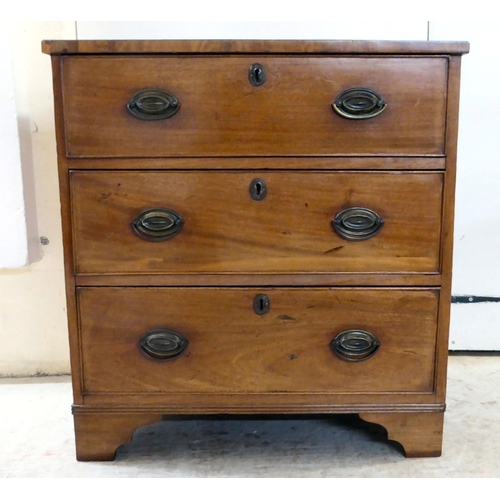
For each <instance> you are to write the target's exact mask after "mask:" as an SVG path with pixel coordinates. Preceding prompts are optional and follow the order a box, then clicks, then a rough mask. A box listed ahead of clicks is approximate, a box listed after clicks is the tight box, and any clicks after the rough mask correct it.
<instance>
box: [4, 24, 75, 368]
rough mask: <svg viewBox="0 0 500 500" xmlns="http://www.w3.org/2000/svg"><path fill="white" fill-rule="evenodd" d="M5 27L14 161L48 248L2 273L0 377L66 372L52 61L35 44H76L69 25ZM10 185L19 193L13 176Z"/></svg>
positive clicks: (9, 211)
mask: <svg viewBox="0 0 500 500" xmlns="http://www.w3.org/2000/svg"><path fill="white" fill-rule="evenodd" d="M11 28H12V31H11V36H10V40H8V41H7V42H6V43H8V45H9V46H10V47H11V49H12V52H13V56H14V79H15V91H16V104H17V111H18V121H19V128H18V130H19V132H20V136H21V145H22V147H21V150H20V154H21V159H22V160H23V161H27V162H28V165H29V162H30V161H31V162H32V165H31V166H32V179H33V181H34V183H33V184H34V187H35V189H34V190H33V192H32V194H31V195H30V196H29V197H26V201H27V205H28V203H32V204H33V206H36V211H37V212H36V219H37V224H38V230H39V234H40V236H45V237H47V238H48V240H49V242H50V243H49V245H47V246H43V247H41V248H42V250H43V258H42V259H41V260H40V261H39V262H36V263H34V264H31V265H29V266H25V267H21V268H19V269H14V270H12V269H11V270H9V269H4V270H0V346H1V347H0V375H6V374H15V375H22V374H23V375H25V374H35V373H65V372H66V373H67V372H68V371H69V354H68V340H67V322H66V304H65V295H64V281H63V256H62V241H61V217H60V211H59V210H60V205H59V189H58V180H57V158H56V149H55V133H54V107H53V97H52V73H51V67H50V57H48V56H47V55H45V54H42V53H41V40H42V39H44V38H48V39H50V38H54V39H57V38H61V39H72V38H73V39H74V38H75V23H74V22H33V23H11ZM4 33H5V32H4ZM1 45H3V43H1V44H0V46H1ZM3 77H4V73H2V79H3ZM2 113H3V111H2ZM15 128H16V127H15V126H14V125H13V130H14V129H15ZM11 132H12V130H11ZM18 154H19V153H18ZM2 155H3V152H2ZM0 157H1V156H0ZM17 161H19V157H17ZM9 165H11V164H9ZM16 180H17V182H16V184H17V186H19V181H20V178H19V176H18V177H17V179H16ZM28 181H29V179H28ZM2 182H3V176H2ZM9 189H10V188H9ZM13 189H14V188H13ZM15 189H17V188H15ZM13 210H14V206H13V205H10V207H9V209H8V210H7V211H6V212H4V211H3V207H2V224H5V221H6V220H7V219H9V218H10V217H12V214H13ZM18 258H19V259H21V257H18ZM18 262H19V261H18Z"/></svg>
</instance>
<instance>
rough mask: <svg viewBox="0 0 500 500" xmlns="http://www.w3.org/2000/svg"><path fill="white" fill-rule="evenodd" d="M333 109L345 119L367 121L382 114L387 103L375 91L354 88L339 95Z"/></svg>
mask: <svg viewBox="0 0 500 500" xmlns="http://www.w3.org/2000/svg"><path fill="white" fill-rule="evenodd" d="M332 107H333V109H334V111H335V112H336V113H337V114H338V115H340V116H342V117H343V118H348V119H349V120H367V119H368V118H373V117H375V116H377V115H379V114H380V113H382V111H384V109H385V108H386V107H387V103H386V102H384V100H383V99H382V97H380V96H379V95H378V94H377V93H376V92H374V91H373V90H370V89H363V88H354V89H349V90H346V91H344V92H342V93H341V94H339V95H338V96H337V98H336V99H335V102H334V103H333V104H332Z"/></svg>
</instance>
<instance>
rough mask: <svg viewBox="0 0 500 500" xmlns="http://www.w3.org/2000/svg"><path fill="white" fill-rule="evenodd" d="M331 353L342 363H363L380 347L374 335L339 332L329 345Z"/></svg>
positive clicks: (348, 331) (359, 331)
mask: <svg viewBox="0 0 500 500" xmlns="http://www.w3.org/2000/svg"><path fill="white" fill-rule="evenodd" d="M330 346H331V347H332V349H333V352H334V353H335V354H336V355H337V356H338V357H339V358H340V359H343V360H344V361H351V362H352V361H354V362H355V361H365V360H367V359H370V358H371V357H372V356H373V355H374V354H375V353H376V352H377V351H378V348H379V347H380V342H379V340H378V339H377V338H376V337H375V335H373V334H371V333H370V332H365V331H364V330H346V331H344V332H340V333H339V334H338V335H337V336H336V337H335V338H334V339H333V340H332V341H331V343H330Z"/></svg>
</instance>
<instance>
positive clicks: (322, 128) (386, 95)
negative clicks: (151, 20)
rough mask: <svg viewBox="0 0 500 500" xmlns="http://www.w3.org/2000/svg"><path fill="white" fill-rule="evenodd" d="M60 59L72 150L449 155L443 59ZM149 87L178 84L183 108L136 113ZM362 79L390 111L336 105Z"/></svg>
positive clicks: (93, 153) (97, 153)
mask: <svg viewBox="0 0 500 500" xmlns="http://www.w3.org/2000/svg"><path fill="white" fill-rule="evenodd" d="M254 63H260V64H261V65H262V66H263V68H264V70H265V73H266V82H265V83H264V84H263V85H261V86H258V87H254V86H252V85H251V83H250V81H249V76H248V74H249V68H250V66H251V65H252V64H254ZM61 64H62V68H61V70H62V90H63V97H64V123H65V140H66V151H67V155H68V156H69V157H168V156H190V155H191V156H254V155H257V156H258V155H261V156H273V155H357V156H360V155H377V154H385V155H410V156H411V155H414V156H418V155H443V153H444V130H445V126H444V125H445V112H446V86H447V68H448V58H446V57H314V56H309V57H296V56H286V57H283V56H265V55H261V54H259V55H249V56H238V55H233V56H231V57H227V56H226V57H223V56H191V57H186V56H185V57H175V56H163V57H161V56H154V57H153V56H140V57H139V56H137V57H134V56H106V57H102V56H83V57H82V56H67V57H63V58H62V63H61ZM151 88H159V89H163V90H165V91H168V92H170V93H172V94H173V95H174V96H175V97H176V98H177V100H178V102H180V109H179V111H178V112H177V113H176V114H175V115H173V116H172V117H170V118H167V119H164V120H155V121H144V120H141V119H138V118H136V117H134V116H133V115H132V114H131V113H130V112H129V111H128V110H127V107H126V105H127V104H128V103H129V102H130V101H131V99H132V97H133V96H134V95H135V94H136V93H137V92H139V91H141V90H144V89H151ZM353 88H365V89H369V90H371V91H374V92H375V93H376V94H377V95H378V96H380V97H381V98H382V100H383V101H384V102H385V103H386V104H387V107H386V109H385V110H384V111H383V112H382V113H381V114H379V115H378V116H376V117H374V118H370V119H346V118H344V117H342V116H340V115H339V114H337V113H336V112H335V111H334V110H333V108H332V104H333V103H334V102H335V101H336V99H337V97H338V96H339V95H340V94H342V93H343V92H344V91H346V90H348V89H353ZM351 104H353V105H354V107H355V106H356V104H359V102H358V103H356V102H354V101H351Z"/></svg>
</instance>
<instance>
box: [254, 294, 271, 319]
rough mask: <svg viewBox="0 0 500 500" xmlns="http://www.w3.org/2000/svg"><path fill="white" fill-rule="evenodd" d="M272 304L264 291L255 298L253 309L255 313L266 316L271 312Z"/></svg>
mask: <svg viewBox="0 0 500 500" xmlns="http://www.w3.org/2000/svg"><path fill="white" fill-rule="evenodd" d="M270 306H271V301H270V300H269V297H268V296H267V295H266V294H264V293H259V294H258V295H256V296H255V298H254V299H253V310H254V312H255V314H258V315H259V316H264V314H267V313H268V312H269V308H270Z"/></svg>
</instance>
